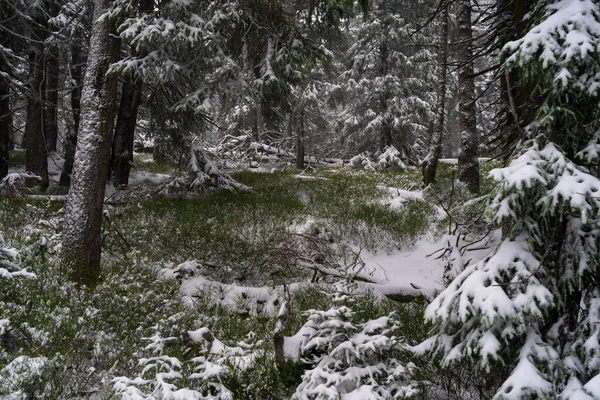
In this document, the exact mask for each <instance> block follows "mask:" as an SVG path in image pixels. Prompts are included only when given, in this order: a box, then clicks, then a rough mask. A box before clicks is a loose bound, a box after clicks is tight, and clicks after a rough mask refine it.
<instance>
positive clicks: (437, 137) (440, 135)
mask: <svg viewBox="0 0 600 400" xmlns="http://www.w3.org/2000/svg"><path fill="white" fill-rule="evenodd" d="M447 74H448V6H446V8H445V9H444V11H443V12H442V36H441V43H440V71H439V77H438V82H439V85H440V86H439V88H440V89H439V90H440V91H439V93H438V103H437V111H438V115H437V126H436V128H435V131H434V132H433V136H432V138H431V143H430V146H429V153H427V156H426V157H425V160H423V183H424V184H425V185H426V186H427V185H429V184H431V183H433V182H434V181H435V175H436V173H437V165H438V160H439V158H440V155H441V154H442V142H443V139H444V122H445V117H446V76H447Z"/></svg>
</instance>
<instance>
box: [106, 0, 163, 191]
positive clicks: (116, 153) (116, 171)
mask: <svg viewBox="0 0 600 400" xmlns="http://www.w3.org/2000/svg"><path fill="white" fill-rule="evenodd" d="M153 7H154V1H153V0H140V4H139V11H140V15H144V14H149V13H151V12H152V10H153ZM136 55H139V52H138V53H136ZM143 85H144V84H143V81H142V78H141V77H140V76H138V75H136V74H133V73H132V74H127V75H126V76H125V82H124V83H123V90H122V94H121V104H120V106H119V115H118V117H117V125H116V127H115V137H114V139H113V145H112V156H111V171H112V173H111V181H112V183H113V185H114V186H120V185H127V184H128V183H129V172H130V170H131V163H132V162H133V141H134V139H135V126H136V122H137V115H138V109H139V107H140V104H141V100H142V87H143Z"/></svg>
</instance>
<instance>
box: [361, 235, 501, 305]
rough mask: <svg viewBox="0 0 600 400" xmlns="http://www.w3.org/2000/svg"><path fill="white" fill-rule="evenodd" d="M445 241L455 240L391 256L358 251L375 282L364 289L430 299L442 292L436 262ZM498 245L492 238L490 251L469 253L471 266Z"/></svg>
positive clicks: (425, 243) (426, 241)
mask: <svg viewBox="0 0 600 400" xmlns="http://www.w3.org/2000/svg"><path fill="white" fill-rule="evenodd" d="M448 241H450V243H453V242H455V241H456V237H455V236H452V235H443V236H442V237H440V238H438V239H437V240H435V239H432V238H423V239H420V240H418V241H417V242H416V243H415V244H414V245H413V246H411V247H410V248H408V249H401V250H397V251H395V252H392V253H378V252H377V253H376V252H369V251H364V250H363V251H361V252H360V255H361V258H362V261H363V262H364V263H365V269H366V271H369V273H370V275H371V277H372V279H373V281H374V282H375V283H367V284H366V286H367V287H370V288H371V289H373V290H374V291H376V292H379V293H381V294H384V295H389V294H405V295H414V294H424V295H431V294H433V293H435V292H438V291H440V290H441V289H443V283H442V277H443V274H444V260H436V259H435V258H436V257H437V256H438V255H439V250H440V249H442V248H444V247H446V246H447V243H448ZM498 242H499V238H498V237H494V240H493V241H492V243H491V245H490V247H489V248H484V249H481V250H476V251H471V252H468V255H467V256H466V258H467V259H469V258H470V259H471V260H472V261H471V263H472V264H473V263H476V262H477V261H479V260H481V259H482V258H484V257H485V256H486V255H487V254H489V252H490V249H492V248H494V247H495V245H496V243H498ZM436 252H437V253H436ZM434 253H435V254H434ZM428 256H429V257H428Z"/></svg>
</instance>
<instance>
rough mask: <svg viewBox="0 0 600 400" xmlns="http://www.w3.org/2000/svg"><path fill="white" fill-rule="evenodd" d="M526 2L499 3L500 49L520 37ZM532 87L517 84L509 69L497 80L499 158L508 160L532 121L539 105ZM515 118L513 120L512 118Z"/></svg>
mask: <svg viewBox="0 0 600 400" xmlns="http://www.w3.org/2000/svg"><path fill="white" fill-rule="evenodd" d="M531 9H532V4H531V3H530V2H528V1H523V0H519V1H514V0H501V1H499V3H498V11H499V14H500V15H501V17H500V21H501V23H500V26H499V28H498V34H499V36H500V40H499V42H500V46H503V45H504V44H506V43H508V42H509V41H511V40H515V39H516V38H519V37H522V36H523V34H524V33H525V32H526V30H527V23H526V20H525V21H524V18H525V16H526V15H527V14H528V13H529V12H531V11H532V10H531ZM534 89H535V87H534V85H532V84H531V83H524V82H520V79H519V74H518V72H517V70H514V69H513V70H509V71H508V73H507V74H502V75H501V78H500V98H501V101H502V115H501V119H502V120H501V122H500V123H501V124H502V134H501V136H500V137H499V140H500V141H501V146H502V153H503V159H504V160H505V161H507V160H508V158H509V157H510V155H511V154H512V148H513V145H514V143H515V142H516V141H517V140H519V139H520V138H521V136H522V130H523V128H524V127H526V126H527V125H529V124H530V123H531V122H533V120H534V118H535V111H536V110H537V109H538V108H539V106H540V101H539V96H537V97H533V96H532V93H534V92H535V91H534ZM515 117H516V118H515Z"/></svg>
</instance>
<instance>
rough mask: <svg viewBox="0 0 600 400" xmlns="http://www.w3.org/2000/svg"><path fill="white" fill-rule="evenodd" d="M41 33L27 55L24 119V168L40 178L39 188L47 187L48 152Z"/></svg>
mask: <svg viewBox="0 0 600 400" xmlns="http://www.w3.org/2000/svg"><path fill="white" fill-rule="evenodd" d="M43 36H44V35H43V34H38V35H36V37H35V40H36V42H34V43H33V44H32V47H33V49H32V52H31V54H30V56H29V75H30V86H29V90H30V94H29V98H28V99H27V119H26V121H25V137H24V141H25V151H26V153H25V159H26V161H25V170H26V171H27V172H31V173H33V174H35V175H37V176H39V177H40V178H41V183H40V188H41V189H42V190H45V189H46V188H47V187H48V184H49V181H48V154H47V151H46V140H45V135H44V106H43V102H44V97H45V96H44V45H43V44H41V43H39V40H43Z"/></svg>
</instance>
